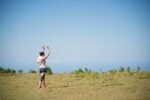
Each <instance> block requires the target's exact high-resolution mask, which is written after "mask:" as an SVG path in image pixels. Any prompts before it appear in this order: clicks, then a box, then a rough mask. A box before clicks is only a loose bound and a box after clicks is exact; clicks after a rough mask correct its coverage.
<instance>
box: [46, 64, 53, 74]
mask: <svg viewBox="0 0 150 100" xmlns="http://www.w3.org/2000/svg"><path fill="white" fill-rule="evenodd" d="M46 73H47V74H50V75H52V74H53V72H52V69H51V68H50V67H48V66H47V67H46Z"/></svg>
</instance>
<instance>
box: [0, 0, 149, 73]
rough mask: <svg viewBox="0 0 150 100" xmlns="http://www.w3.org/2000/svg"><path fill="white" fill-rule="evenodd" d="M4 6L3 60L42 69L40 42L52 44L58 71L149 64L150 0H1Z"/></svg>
mask: <svg viewBox="0 0 150 100" xmlns="http://www.w3.org/2000/svg"><path fill="white" fill-rule="evenodd" d="M0 7H1V9H0V12H1V16H0V26H1V27H0V45H1V57H0V65H1V66H6V67H12V68H17V69H38V65H37V64H36V57H37V56H38V52H39V50H40V47H41V46H42V45H49V46H50V48H51V56H50V58H49V59H48V61H47V62H48V65H49V66H51V67H52V69H53V70H54V71H55V72H61V71H70V70H74V69H77V68H78V67H90V68H93V69H96V70H99V69H107V68H106V67H108V66H109V67H108V69H109V68H110V66H111V67H112V68H113V66H121V65H122V66H145V67H144V68H145V69H150V66H149V65H150V45H149V43H150V28H149V27H150V13H149V12H150V1H149V0H1V1H0ZM104 66H105V68H104Z"/></svg>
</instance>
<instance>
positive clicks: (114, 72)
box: [109, 69, 117, 75]
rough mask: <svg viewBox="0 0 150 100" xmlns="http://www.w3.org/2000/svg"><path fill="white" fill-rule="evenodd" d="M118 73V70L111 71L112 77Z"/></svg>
mask: <svg viewBox="0 0 150 100" xmlns="http://www.w3.org/2000/svg"><path fill="white" fill-rule="evenodd" d="M116 72H117V70H115V69H112V70H110V71H109V73H111V74H112V75H114V74H116Z"/></svg>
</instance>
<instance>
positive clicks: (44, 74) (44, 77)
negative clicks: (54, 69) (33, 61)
mask: <svg viewBox="0 0 150 100" xmlns="http://www.w3.org/2000/svg"><path fill="white" fill-rule="evenodd" d="M43 85H44V87H46V83H45V73H44V79H43Z"/></svg>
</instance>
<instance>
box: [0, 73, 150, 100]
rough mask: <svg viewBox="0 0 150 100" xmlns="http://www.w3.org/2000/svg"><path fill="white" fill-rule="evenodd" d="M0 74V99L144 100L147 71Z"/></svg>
mask: <svg viewBox="0 0 150 100" xmlns="http://www.w3.org/2000/svg"><path fill="white" fill-rule="evenodd" d="M39 77H40V75H39V74H37V73H35V74H31V73H30V74H4V73H1V74H0V100H122V99H124V100H148V99H150V95H149V94H150V72H137V73H128V72H113V71H110V72H106V73H96V72H91V73H78V74H77V73H69V74H67V73H66V74H53V75H47V76H46V84H47V87H46V88H41V89H38V80H39Z"/></svg>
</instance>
